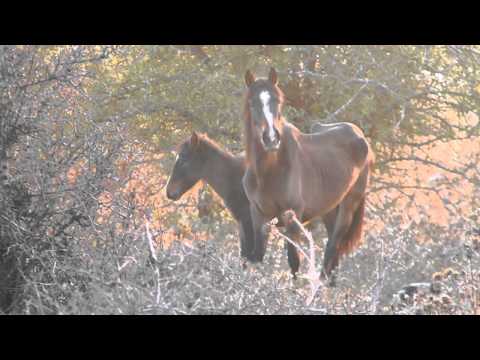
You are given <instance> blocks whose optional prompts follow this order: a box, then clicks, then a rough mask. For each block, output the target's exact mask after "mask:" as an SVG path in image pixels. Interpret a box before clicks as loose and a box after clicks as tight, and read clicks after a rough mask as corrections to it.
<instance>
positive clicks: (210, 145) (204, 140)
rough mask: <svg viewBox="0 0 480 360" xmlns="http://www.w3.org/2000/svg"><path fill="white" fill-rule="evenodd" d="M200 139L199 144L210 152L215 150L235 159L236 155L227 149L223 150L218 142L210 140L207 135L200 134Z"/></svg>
mask: <svg viewBox="0 0 480 360" xmlns="http://www.w3.org/2000/svg"><path fill="white" fill-rule="evenodd" d="M198 139H199V143H200V144H202V145H203V146H205V147H206V148H207V149H209V150H213V151H215V152H218V153H220V154H222V155H224V156H227V157H235V155H233V154H232V153H231V152H230V151H228V150H227V149H226V148H222V147H221V146H220V145H219V144H218V143H217V142H216V141H214V140H213V139H210V138H209V137H208V135H207V134H199V135H198Z"/></svg>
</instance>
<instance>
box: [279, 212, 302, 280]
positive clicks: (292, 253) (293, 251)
mask: <svg viewBox="0 0 480 360" xmlns="http://www.w3.org/2000/svg"><path fill="white" fill-rule="evenodd" d="M293 213H294V214H292V211H291V210H289V211H286V212H284V213H283V214H282V215H281V218H282V221H283V223H284V225H285V230H286V235H287V237H288V238H289V239H290V240H291V241H292V242H294V243H295V244H297V245H298V244H299V243H300V239H301V236H302V230H301V229H300V228H299V227H298V226H296V225H297V224H296V222H295V221H294V219H293V218H292V215H294V216H295V217H296V218H297V219H301V218H302V217H301V214H300V216H299V215H297V212H293ZM286 245H287V256H288V265H289V266H290V271H291V272H292V275H293V279H294V280H296V279H297V273H298V270H299V269H300V256H299V255H298V250H297V248H296V247H295V245H294V244H292V243H291V242H290V241H287V244H286Z"/></svg>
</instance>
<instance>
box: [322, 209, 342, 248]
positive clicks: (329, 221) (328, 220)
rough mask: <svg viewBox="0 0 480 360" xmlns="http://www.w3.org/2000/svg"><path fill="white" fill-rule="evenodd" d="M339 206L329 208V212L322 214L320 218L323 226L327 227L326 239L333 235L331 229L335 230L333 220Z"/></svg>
mask: <svg viewBox="0 0 480 360" xmlns="http://www.w3.org/2000/svg"><path fill="white" fill-rule="evenodd" d="M339 207H340V206H337V207H336V208H335V209H333V210H331V211H330V212H329V213H327V214H326V215H324V216H323V219H322V220H323V223H324V225H325V228H326V229H327V236H328V240H330V239H331V238H332V236H333V231H334V230H335V222H336V220H337V215H338V208H339Z"/></svg>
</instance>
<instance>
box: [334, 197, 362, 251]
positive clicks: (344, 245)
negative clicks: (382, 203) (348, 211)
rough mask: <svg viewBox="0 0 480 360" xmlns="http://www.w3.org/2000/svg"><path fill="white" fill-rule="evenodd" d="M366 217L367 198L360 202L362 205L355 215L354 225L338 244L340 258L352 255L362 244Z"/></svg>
mask: <svg viewBox="0 0 480 360" xmlns="http://www.w3.org/2000/svg"><path fill="white" fill-rule="evenodd" d="M364 215H365V197H363V198H362V200H360V204H359V205H358V207H357V209H356V210H355V212H354V214H353V219H352V224H351V225H350V227H349V229H348V231H347V233H346V234H345V236H344V237H343V238H342V239H341V240H340V242H339V244H338V248H337V249H338V254H339V257H342V256H343V255H348V254H350V253H351V252H352V251H353V250H355V249H356V248H358V247H359V246H360V244H361V243H362V239H363V237H362V230H363V217H364Z"/></svg>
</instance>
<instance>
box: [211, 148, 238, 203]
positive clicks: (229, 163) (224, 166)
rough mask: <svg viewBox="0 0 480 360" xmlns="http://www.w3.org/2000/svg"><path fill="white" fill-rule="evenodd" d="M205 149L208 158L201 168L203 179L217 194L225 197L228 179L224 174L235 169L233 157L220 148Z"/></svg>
mask: <svg viewBox="0 0 480 360" xmlns="http://www.w3.org/2000/svg"><path fill="white" fill-rule="evenodd" d="M206 151H207V153H208V154H207V155H208V156H207V158H208V160H207V161H206V163H205V166H204V168H203V179H204V181H205V182H206V183H207V184H208V185H210V186H211V187H212V188H213V189H214V190H215V192H216V193H217V194H218V195H220V196H221V197H222V198H225V197H226V196H227V195H228V193H229V181H226V180H225V178H226V174H231V173H232V172H234V171H235V168H236V162H235V158H234V157H233V156H232V155H231V154H229V153H227V152H222V151H221V150H220V149H215V148H208V149H206Z"/></svg>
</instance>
